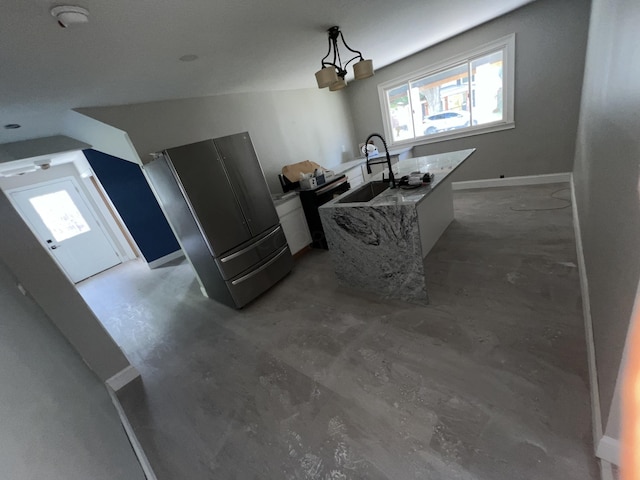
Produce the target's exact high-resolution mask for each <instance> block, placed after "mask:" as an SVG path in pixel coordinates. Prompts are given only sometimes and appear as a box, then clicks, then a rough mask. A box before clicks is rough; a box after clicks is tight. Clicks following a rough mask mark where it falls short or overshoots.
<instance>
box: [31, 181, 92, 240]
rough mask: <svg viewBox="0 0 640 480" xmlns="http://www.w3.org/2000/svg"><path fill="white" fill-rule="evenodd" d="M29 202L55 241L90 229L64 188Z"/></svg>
mask: <svg viewBox="0 0 640 480" xmlns="http://www.w3.org/2000/svg"><path fill="white" fill-rule="evenodd" d="M29 202H31V205H32V206H33V208H34V209H35V211H36V212H37V213H38V215H39V216H40V218H41V219H42V222H43V223H44V224H45V226H46V227H47V228H48V229H49V231H50V232H51V233H52V234H53V237H54V238H55V240H56V242H62V241H63V240H67V239H69V238H73V237H75V236H76V235H80V234H81V233H85V232H89V231H90V230H91V228H90V227H89V225H88V224H87V221H86V220H85V219H84V217H83V216H82V214H81V213H80V210H78V207H77V206H76V204H75V203H74V202H73V200H72V199H71V197H70V196H69V194H68V193H67V192H66V191H65V190H60V191H59V192H54V193H48V194H46V195H40V196H38V197H33V198H30V199H29Z"/></svg>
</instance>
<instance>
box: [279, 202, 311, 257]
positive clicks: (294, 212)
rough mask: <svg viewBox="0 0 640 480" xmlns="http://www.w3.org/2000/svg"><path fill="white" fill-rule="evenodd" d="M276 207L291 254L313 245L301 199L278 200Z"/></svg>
mask: <svg viewBox="0 0 640 480" xmlns="http://www.w3.org/2000/svg"><path fill="white" fill-rule="evenodd" d="M275 206H276V211H277V212H278V217H279V218H280V225H282V230H283V231H284V236H285V237H286V239H287V243H288V244H289V249H290V250H291V253H297V252H299V251H300V250H302V249H303V248H304V247H306V246H307V245H309V244H310V243H311V234H310V233H309V227H308V226H307V219H306V218H305V216H304V211H303V210H302V204H301V203H300V197H298V195H295V196H293V197H290V198H287V199H285V200H278V201H276V202H275Z"/></svg>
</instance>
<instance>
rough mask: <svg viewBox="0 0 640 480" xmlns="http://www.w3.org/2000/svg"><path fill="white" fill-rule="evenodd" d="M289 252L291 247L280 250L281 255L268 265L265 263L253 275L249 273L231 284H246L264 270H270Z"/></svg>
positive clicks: (286, 246)
mask: <svg viewBox="0 0 640 480" xmlns="http://www.w3.org/2000/svg"><path fill="white" fill-rule="evenodd" d="M288 251H289V246H288V245H285V246H284V247H283V248H282V250H280V253H278V254H277V255H276V256H275V257H273V258H272V259H271V260H269V261H268V262H267V263H265V264H264V265H261V266H260V267H259V268H256V269H255V270H254V271H253V272H251V273H247V274H246V275H244V276H243V277H240V278H237V279H235V280H234V281H232V282H231V285H238V284H240V283H242V282H246V281H247V280H249V279H250V278H251V277H254V276H255V275H257V274H258V273H260V272H261V271H262V270H264V269H265V268H269V266H270V265H271V264H273V263H275V262H276V261H277V260H278V259H279V258H280V257H281V256H282V255H284V254H285V253H287V252H288Z"/></svg>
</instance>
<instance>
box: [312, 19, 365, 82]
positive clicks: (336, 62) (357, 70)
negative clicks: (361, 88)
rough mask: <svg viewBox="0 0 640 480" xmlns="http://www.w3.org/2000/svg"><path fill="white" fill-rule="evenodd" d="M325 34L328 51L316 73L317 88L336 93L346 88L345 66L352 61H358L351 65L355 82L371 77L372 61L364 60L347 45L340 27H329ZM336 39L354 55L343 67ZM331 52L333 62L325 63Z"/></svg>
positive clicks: (360, 54) (356, 51)
mask: <svg viewBox="0 0 640 480" xmlns="http://www.w3.org/2000/svg"><path fill="white" fill-rule="evenodd" d="M327 33H328V34H329V51H328V52H327V54H326V55H325V56H324V58H323V59H322V60H321V61H320V63H321V66H322V68H321V69H320V70H318V71H317V72H316V81H317V82H318V88H325V87H329V90H331V91H336V90H340V89H343V88H344V87H346V86H347V81H346V80H345V79H344V77H345V76H346V75H347V66H348V65H349V64H350V63H351V62H353V61H354V60H359V61H358V62H357V63H354V64H353V74H354V76H355V79H356V80H361V79H363V78H368V77H371V76H373V61H372V60H365V59H364V57H363V56H362V53H360V52H359V51H358V50H354V49H353V48H351V47H350V46H349V45H347V42H345V41H344V37H343V36H342V32H341V31H340V27H335V26H334V27H331V28H330V29H329V30H327ZM338 37H339V38H340V40H342V44H343V45H344V46H345V48H346V49H347V50H349V51H350V52H352V53H355V54H356V55H355V56H354V57H353V58H350V59H349V60H347V61H346V62H345V63H344V65H343V64H342V59H341V58H340V51H339V50H338ZM332 52H333V60H332V61H327V58H329V57H330V56H331V53H332Z"/></svg>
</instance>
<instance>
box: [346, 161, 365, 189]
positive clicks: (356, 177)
mask: <svg viewBox="0 0 640 480" xmlns="http://www.w3.org/2000/svg"><path fill="white" fill-rule="evenodd" d="M344 174H345V175H346V176H347V178H348V179H349V185H351V188H355V187H357V186H358V185H360V184H362V183H364V175H363V173H362V165H357V166H355V167H353V168H350V169H349V170H345V171H344Z"/></svg>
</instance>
